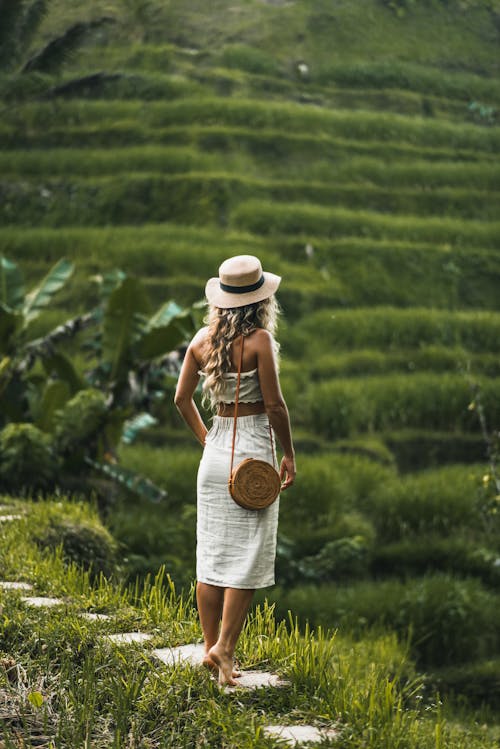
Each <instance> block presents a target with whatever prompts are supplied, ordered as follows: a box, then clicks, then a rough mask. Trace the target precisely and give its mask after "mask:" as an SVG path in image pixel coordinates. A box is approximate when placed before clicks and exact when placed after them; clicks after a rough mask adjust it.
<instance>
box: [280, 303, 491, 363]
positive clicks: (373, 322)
mask: <svg viewBox="0 0 500 749" xmlns="http://www.w3.org/2000/svg"><path fill="white" fill-rule="evenodd" d="M318 330H321V337H318V336H316V335H315V333H316V332H317V331H318ZM287 344H288V345H289V346H290V347H291V346H293V349H294V350H295V346H296V347H297V348H298V349H299V350H300V349H301V350H302V353H303V354H304V353H305V352H307V355H309V356H311V358H312V357H313V356H318V358H319V357H320V356H321V355H324V354H325V351H327V352H330V353H332V352H337V351H341V350H342V349H344V350H346V349H348V350H349V349H350V350H352V349H355V348H376V349H378V350H379V351H380V350H382V351H388V352H396V353H399V352H400V351H401V349H403V350H406V351H407V352H408V353H409V354H410V355H412V354H413V351H410V350H412V349H413V350H416V351H415V353H418V350H420V349H421V348H422V347H423V346H429V345H431V344H432V345H439V346H446V347H450V346H451V347H461V348H463V349H464V350H465V351H467V352H468V351H471V352H491V353H498V352H500V315H499V314H498V313H496V312H491V311H484V312H476V311H474V312H463V311H456V312H452V311H450V310H437V309H424V308H416V307H414V308H412V309H397V308H394V307H377V308H364V309H353V310H339V309H330V310H328V309H322V310H318V311H317V312H314V313H313V314H311V315H309V316H308V317H307V319H304V320H303V321H301V322H300V323H298V324H296V325H295V326H294V327H293V328H290V329H289V333H288V336H287Z"/></svg>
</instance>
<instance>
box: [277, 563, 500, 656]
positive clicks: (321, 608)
mask: <svg viewBox="0 0 500 749" xmlns="http://www.w3.org/2000/svg"><path fill="white" fill-rule="evenodd" d="M268 598H269V599H270V600H273V601H276V612H277V615H278V616H286V613H287V611H288V610H289V609H290V610H292V611H293V612H294V613H295V614H296V615H297V616H298V617H299V619H300V620H301V621H302V622H303V623H304V622H305V621H306V620H307V621H309V622H310V623H311V624H312V625H316V626H318V625H321V626H324V627H339V628H340V631H341V632H342V631H344V629H347V628H353V629H355V630H358V631H359V632H362V631H363V630H365V628H366V627H371V626H377V625H379V626H383V627H384V628H389V629H392V630H395V631H396V632H397V633H398V635H399V636H400V638H401V639H402V640H403V641H406V640H407V639H408V637H410V642H411V646H412V651H413V654H414V656H415V657H416V659H417V663H418V665H419V666H420V667H423V668H428V667H436V666H438V667H439V666H445V665H455V664H459V663H460V664H461V663H467V662H469V663H470V662H471V661H473V660H475V659H480V658H491V657H494V656H496V655H498V654H499V653H500V634H499V629H498V615H497V611H498V605H499V596H498V594H494V593H491V592H489V591H488V590H486V589H485V588H484V587H483V586H482V585H481V583H480V582H479V581H477V580H473V579H467V580H458V579H456V578H454V577H452V576H450V575H445V574H436V575H433V576H425V577H423V578H420V579H409V580H407V581H405V582H404V583H402V582H399V581H396V580H386V581H379V582H358V583H352V584H351V585H350V586H349V587H340V586H338V585H323V586H317V585H302V586H299V587H296V588H294V589H292V590H284V589H281V588H278V589H275V590H273V591H272V594H271V595H268Z"/></svg>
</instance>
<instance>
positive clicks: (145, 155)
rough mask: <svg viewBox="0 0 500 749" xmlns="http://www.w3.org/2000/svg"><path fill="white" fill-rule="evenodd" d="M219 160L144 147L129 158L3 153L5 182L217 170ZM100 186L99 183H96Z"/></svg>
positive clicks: (112, 151) (130, 151)
mask: <svg viewBox="0 0 500 749" xmlns="http://www.w3.org/2000/svg"><path fill="white" fill-rule="evenodd" d="M217 162H218V159H217V158H216V157H214V156H213V155H210V154H207V153H201V152H200V151H198V150H196V149H194V148H171V147H168V146H167V147H162V146H150V145H144V146H140V147H133V146H132V147H130V148H127V151H126V158H124V151H123V149H121V148H85V149H83V148H53V149H47V148H44V149H31V150H29V151H25V150H22V151H18V150H15V149H12V150H8V151H0V171H1V174H2V179H5V177H6V176H7V175H9V174H10V175H15V176H16V177H17V178H18V177H20V176H21V175H22V176H23V177H38V178H40V179H43V180H46V179H48V178H49V179H50V178H51V177H56V176H57V177H62V176H64V177H68V178H70V179H71V180H74V178H75V177H76V176H80V175H81V176H84V177H88V176H96V177H97V176H105V175H113V176H114V175H117V174H122V173H123V172H126V173H127V174H133V175H134V176H136V175H137V173H140V172H146V173H153V172H159V173H162V174H164V175H172V174H177V173H179V172H190V171H197V172H200V171H204V170H207V171H208V170H210V169H214V168H215V166H216V164H217ZM97 184H98V183H97Z"/></svg>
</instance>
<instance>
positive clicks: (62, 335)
mask: <svg viewBox="0 0 500 749" xmlns="http://www.w3.org/2000/svg"><path fill="white" fill-rule="evenodd" d="M72 272H73V266H72V264H71V263H68V261H66V260H64V259H63V260H60V261H59V262H58V263H56V264H55V265H54V266H53V268H51V270H50V271H49V272H48V273H47V275H46V276H45V277H44V278H43V279H42V281H41V282H40V283H39V284H38V285H37V286H35V288H33V289H32V290H30V291H29V292H26V291H25V284H24V279H23V275H22V273H21V271H20V269H19V268H18V266H17V265H16V264H15V263H13V262H11V261H10V260H8V259H7V258H4V257H1V258H0V357H1V358H0V411H1V416H0V419H2V420H3V421H2V422H0V427H1V426H5V425H8V426H9V428H10V427H11V426H13V425H15V424H17V425H19V426H20V428H21V431H20V432H19V430H17V431H16V430H14V431H12V429H11V430H10V431H9V430H7V431H5V429H4V430H3V431H1V432H0V435H3V436H4V437H5V440H4V441H5V444H6V450H7V452H9V454H11V458H12V459H11V461H10V463H9V466H8V468H9V481H10V482H11V483H12V481H16V480H17V478H16V477H17V474H18V471H17V469H16V465H17V464H16V461H15V458H16V456H18V457H19V460H20V461H21V463H20V464H19V465H24V463H23V460H24V459H23V460H21V458H22V455H24V454H25V453H28V454H29V449H28V448H27V447H26V446H27V444H28V442H29V440H30V439H33V440H34V442H35V443H36V444H38V443H40V445H45V442H46V438H48V439H49V441H50V445H51V447H50V450H49V452H50V456H51V460H52V461H53V462H54V461H55V462H54V465H56V463H57V465H58V466H59V469H58V471H57V472H56V473H57V475H58V478H59V480H60V481H61V482H62V484H64V482H65V480H66V479H68V480H70V481H77V482H80V484H81V485H82V488H85V486H87V488H88V486H89V485H91V484H92V476H91V475H89V470H88V469H89V467H92V468H93V470H94V471H95V472H97V473H100V474H101V475H104V476H105V477H106V478H108V479H112V480H113V481H114V482H116V483H119V484H121V485H123V486H125V487H127V489H129V490H131V491H134V492H136V493H139V494H141V495H143V496H145V497H147V498H148V499H150V500H151V501H159V500H160V499H161V498H162V497H163V496H164V493H163V492H162V491H161V490H160V489H158V488H157V487H155V486H154V485H153V484H152V483H151V482H150V481H148V480H147V479H145V478H143V477H140V476H138V475H136V474H135V473H134V472H132V471H129V470H127V469H125V468H123V467H121V466H119V465H118V464H117V455H116V448H117V446H118V443H119V442H120V441H121V440H122V441H124V442H127V443H130V442H131V441H133V440H134V439H135V437H136V436H137V434H138V433H139V432H140V431H141V430H142V429H145V428H147V427H150V426H152V425H153V424H154V423H155V421H156V420H155V417H154V415H153V414H152V413H151V411H153V410H154V406H155V403H156V402H157V401H159V400H163V399H164V398H165V395H166V393H167V391H168V388H169V387H170V384H171V383H170V380H171V377H172V374H174V375H175V373H176V370H177V371H178V367H179V366H180V361H181V356H180V355H179V354H178V352H177V349H179V348H180V347H182V346H183V345H184V344H185V342H186V341H187V339H188V338H189V337H190V336H191V334H192V333H193V331H194V329H195V328H196V327H197V325H198V323H199V320H198V319H197V317H198V314H197V307H199V305H193V307H191V308H189V309H182V308H181V307H179V306H178V305H177V304H176V303H175V302H173V301H168V302H166V303H164V304H162V305H161V306H160V307H159V308H158V309H157V310H156V311H153V312H152V311H151V309H150V303H149V300H148V298H147V295H146V292H145V289H144V288H143V286H142V284H141V282H140V281H139V280H138V279H135V278H129V277H128V276H127V275H126V274H125V273H123V272H122V271H120V270H114V271H112V272H110V273H107V274H106V275H104V276H97V277H94V278H93V279H92V280H93V281H97V283H98V290H99V297H100V300H99V304H98V305H97V306H96V307H95V308H94V309H93V310H91V311H90V312H88V313H85V314H84V315H80V316H79V317H77V318H74V319H71V320H69V321H67V322H64V323H62V324H61V325H58V326H57V327H56V328H55V329H54V330H52V331H50V332H49V333H48V334H46V335H45V336H43V337H38V338H34V337H33V329H32V322H33V321H34V320H36V319H37V318H38V316H39V315H40V314H41V313H42V312H43V311H44V310H45V309H46V308H47V306H48V305H49V304H50V302H51V301H52V299H53V297H54V295H55V294H56V293H57V292H58V291H59V290H60V289H62V288H63V286H64V284H65V283H66V281H67V280H68V279H69V277H70V276H71V273H72ZM79 333H83V334H84V335H85V339H84V340H83V342H82V350H83V351H84V352H85V353H86V355H87V359H88V360H89V364H90V368H89V369H88V370H87V371H86V372H84V373H81V372H79V371H77V368H76V367H75V366H74V364H73V362H72V360H71V355H70V354H69V352H68V351H67V350H65V348H64V347H65V346H66V345H67V343H68V341H69V340H70V339H73V338H74V337H75V336H76V334H79ZM37 363H39V364H40V366H35V364H37ZM23 425H24V426H23ZM24 427H26V429H25V428H24ZM28 427H29V428H28ZM23 430H24V431H23ZM19 446H21V447H22V450H21V452H22V455H21V452H19V450H20V447H19ZM7 448H8V449H7ZM23 451H24V452H23ZM39 452H40V450H39ZM42 454H45V453H43V451H42V452H40V455H42ZM51 465H52V464H51ZM2 470H3V469H2V458H1V455H0V484H1V482H2ZM5 470H7V468H6V469H5ZM22 473H23V476H22V478H23V481H25V480H26V476H24V473H25V472H24V470H23V471H22ZM53 474H54V471H48V469H47V475H53ZM4 478H5V477H4ZM34 480H35V479H34Z"/></svg>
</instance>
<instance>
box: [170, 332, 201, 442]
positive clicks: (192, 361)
mask: <svg viewBox="0 0 500 749" xmlns="http://www.w3.org/2000/svg"><path fill="white" fill-rule="evenodd" d="M196 339H197V336H195V338H193V340H192V341H191V343H190V344H189V346H188V350H187V351H186V355H185V357H184V361H183V363H182V368H181V373H180V375H179V380H178V382H177V388H176V390H175V396H174V403H175V405H176V407H177V410H178V411H179V413H180V415H181V416H182V418H183V419H184V421H185V422H186V424H187V425H188V427H189V428H190V429H191V431H192V432H193V434H194V436H195V437H196V439H197V440H198V442H200V443H201V445H203V446H204V445H205V437H206V436H207V432H208V430H207V428H206V426H205V424H204V423H203V419H202V418H201V416H200V412H199V411H198V408H197V406H196V403H195V402H194V400H193V395H194V391H195V390H196V386H197V385H198V382H199V380H200V375H199V374H198V370H199V365H198V361H197V360H196V357H195V355H194V351H193V343H194V342H195V341H196Z"/></svg>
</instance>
